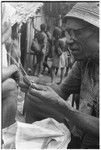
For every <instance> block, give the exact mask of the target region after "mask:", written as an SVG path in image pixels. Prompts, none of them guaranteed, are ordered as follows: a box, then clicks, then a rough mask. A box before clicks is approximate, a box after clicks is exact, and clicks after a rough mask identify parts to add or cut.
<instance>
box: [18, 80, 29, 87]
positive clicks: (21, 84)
mask: <svg viewBox="0 0 101 150" xmlns="http://www.w3.org/2000/svg"><path fill="white" fill-rule="evenodd" d="M19 86H20V87H21V88H27V89H28V88H29V85H28V84H26V83H24V82H22V81H21V82H20V83H19Z"/></svg>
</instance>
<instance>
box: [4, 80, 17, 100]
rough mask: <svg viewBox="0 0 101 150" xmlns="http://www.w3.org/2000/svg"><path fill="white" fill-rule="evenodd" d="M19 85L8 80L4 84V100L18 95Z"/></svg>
mask: <svg viewBox="0 0 101 150" xmlns="http://www.w3.org/2000/svg"><path fill="white" fill-rule="evenodd" d="M17 93H18V90H17V84H16V82H15V80H13V79H12V78H9V79H7V80H6V81H4V82H3V83H2V98H3V99H5V98H7V97H9V96H11V95H12V96H13V95H17Z"/></svg>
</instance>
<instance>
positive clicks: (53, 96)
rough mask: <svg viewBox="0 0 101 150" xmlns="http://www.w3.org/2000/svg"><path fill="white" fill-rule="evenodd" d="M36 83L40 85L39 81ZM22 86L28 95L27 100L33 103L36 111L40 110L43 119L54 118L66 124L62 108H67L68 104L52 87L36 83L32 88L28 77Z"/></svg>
mask: <svg viewBox="0 0 101 150" xmlns="http://www.w3.org/2000/svg"><path fill="white" fill-rule="evenodd" d="M35 82H36V83H38V80H37V81H35ZM20 86H21V89H22V91H23V92H25V93H27V99H30V100H31V101H32V103H33V104H34V106H35V109H36V108H37V110H40V112H41V114H40V115H41V118H47V117H52V118H54V119H56V120H58V121H59V122H64V119H65V118H64V115H62V111H63V109H62V108H61V106H62V107H65V105H66V102H65V101H64V100H63V99H62V98H61V97H60V96H59V95H58V94H57V93H56V92H55V91H54V90H53V89H52V88H51V87H49V86H44V85H40V84H35V83H33V84H32V85H31V86H30V84H29V81H28V77H25V78H24V82H22V83H20ZM50 100H51V101H50ZM37 114H39V111H38V112H37Z"/></svg>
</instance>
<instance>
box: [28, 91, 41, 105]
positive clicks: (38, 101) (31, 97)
mask: <svg viewBox="0 0 101 150" xmlns="http://www.w3.org/2000/svg"><path fill="white" fill-rule="evenodd" d="M27 97H28V98H29V99H30V100H31V101H33V103H35V105H37V104H38V105H39V106H40V105H41V104H42V103H43V102H42V100H41V99H40V98H39V97H37V96H33V95H31V94H29V93H28V94H27Z"/></svg>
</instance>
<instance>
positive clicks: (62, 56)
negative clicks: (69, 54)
mask: <svg viewBox="0 0 101 150" xmlns="http://www.w3.org/2000/svg"><path fill="white" fill-rule="evenodd" d="M60 68H65V52H63V53H62V55H61V56H60Z"/></svg>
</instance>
